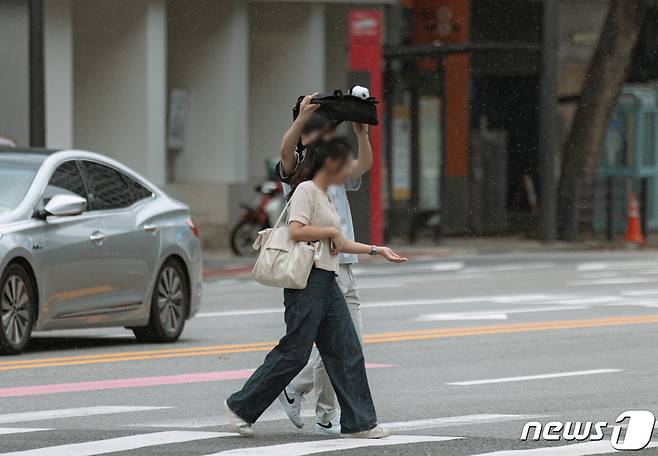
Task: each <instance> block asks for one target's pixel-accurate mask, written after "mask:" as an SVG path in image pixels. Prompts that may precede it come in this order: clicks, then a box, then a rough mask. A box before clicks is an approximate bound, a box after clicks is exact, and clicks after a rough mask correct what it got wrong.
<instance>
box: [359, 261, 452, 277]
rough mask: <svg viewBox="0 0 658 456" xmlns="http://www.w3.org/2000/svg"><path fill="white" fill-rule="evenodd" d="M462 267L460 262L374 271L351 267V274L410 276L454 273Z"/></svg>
mask: <svg viewBox="0 0 658 456" xmlns="http://www.w3.org/2000/svg"><path fill="white" fill-rule="evenodd" d="M463 267H464V263H462V262H445V261H441V262H438V263H425V264H415V265H409V264H407V265H404V267H402V268H399V267H397V268H396V267H387V268H375V269H365V268H362V267H353V268H352V272H354V275H356V276H357V277H358V276H361V277H365V276H374V275H397V274H405V273H406V274H410V273H413V272H454V271H459V270H460V269H462V268H463Z"/></svg>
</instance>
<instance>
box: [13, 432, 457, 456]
mask: <svg viewBox="0 0 658 456" xmlns="http://www.w3.org/2000/svg"><path fill="white" fill-rule="evenodd" d="M457 439H461V437H440V436H423V435H395V436H391V437H386V438H385V439H379V440H368V439H331V440H314V441H310V442H298V443H284V444H281V445H269V446H261V447H252V448H238V449H235V450H226V451H220V452H219V453H214V454H212V455H208V456H305V455H308V454H316V453H328V452H331V451H341V450H351V449H354V448H365V447H379V446H389V445H408V444H412V443H424V442H446V441H449V440H457ZM0 456H1V455H0Z"/></svg>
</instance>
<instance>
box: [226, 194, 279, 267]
mask: <svg viewBox="0 0 658 456" xmlns="http://www.w3.org/2000/svg"><path fill="white" fill-rule="evenodd" d="M256 192H258V193H259V195H258V197H257V198H256V201H255V203H254V204H252V205H249V204H241V205H240V206H241V207H242V208H243V209H244V212H243V213H242V216H241V217H240V221H239V222H238V224H237V225H235V227H234V228H233V230H232V231H231V249H232V250H233V253H235V254H236V255H238V256H252V255H255V254H256V253H257V252H256V251H255V250H254V249H253V248H252V244H253V243H254V241H255V240H256V236H258V232H259V231H261V230H264V229H266V228H271V227H272V225H273V224H274V222H276V219H277V217H278V216H279V214H281V211H282V210H283V208H284V206H285V198H284V196H283V186H282V185H281V182H278V181H265V182H263V183H262V184H260V185H259V186H257V187H256Z"/></svg>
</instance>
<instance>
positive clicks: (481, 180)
mask: <svg viewBox="0 0 658 456" xmlns="http://www.w3.org/2000/svg"><path fill="white" fill-rule="evenodd" d="M470 141H471V163H472V167H471V185H470V193H471V195H470V200H471V204H470V207H471V212H470V214H469V222H470V223H469V224H470V231H471V233H472V234H495V233H503V232H505V231H507V133H506V132H505V131H502V130H487V129H482V130H475V131H473V132H472V133H471V139H470Z"/></svg>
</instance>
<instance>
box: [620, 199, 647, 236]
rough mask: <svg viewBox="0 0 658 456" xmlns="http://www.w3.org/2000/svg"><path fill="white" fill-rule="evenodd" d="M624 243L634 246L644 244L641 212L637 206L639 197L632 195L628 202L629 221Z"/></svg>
mask: <svg viewBox="0 0 658 456" xmlns="http://www.w3.org/2000/svg"><path fill="white" fill-rule="evenodd" d="M624 241H626V242H629V243H633V244H643V243H644V237H643V236H642V227H641V226H640V210H639V209H638V205H637V196H636V195H635V193H631V196H630V198H629V202H628V221H627V222H626V233H625V234H624Z"/></svg>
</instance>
